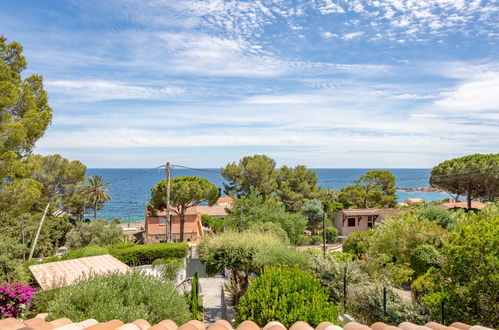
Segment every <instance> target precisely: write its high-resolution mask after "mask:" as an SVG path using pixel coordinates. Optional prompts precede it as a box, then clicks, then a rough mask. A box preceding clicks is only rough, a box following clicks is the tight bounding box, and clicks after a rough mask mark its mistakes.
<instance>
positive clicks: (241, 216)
mask: <svg viewBox="0 0 499 330" xmlns="http://www.w3.org/2000/svg"><path fill="white" fill-rule="evenodd" d="M242 231H243V206H242V205H241V207H240V209H239V232H242Z"/></svg>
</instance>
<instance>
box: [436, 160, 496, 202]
mask: <svg viewBox="0 0 499 330" xmlns="http://www.w3.org/2000/svg"><path fill="white" fill-rule="evenodd" d="M430 184H431V185H432V186H433V187H438V188H441V189H443V190H445V191H448V192H450V193H452V194H455V195H457V196H466V199H467V201H468V208H471V200H472V199H473V198H483V199H486V200H489V201H494V200H495V198H496V196H497V195H498V194H499V154H490V155H481V154H475V155H469V156H465V157H461V158H455V159H451V160H446V161H445V162H443V163H440V164H438V165H437V166H435V167H434V168H433V169H432V171H431V177H430Z"/></svg>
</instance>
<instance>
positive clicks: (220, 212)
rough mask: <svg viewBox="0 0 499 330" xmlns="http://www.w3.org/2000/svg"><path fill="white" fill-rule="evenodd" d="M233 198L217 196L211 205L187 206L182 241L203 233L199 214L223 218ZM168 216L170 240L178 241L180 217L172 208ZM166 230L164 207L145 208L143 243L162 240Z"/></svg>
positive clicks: (192, 238)
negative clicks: (170, 229)
mask: <svg viewBox="0 0 499 330" xmlns="http://www.w3.org/2000/svg"><path fill="white" fill-rule="evenodd" d="M234 199H235V198H233V197H224V198H219V199H218V201H217V202H216V203H215V205H213V206H203V205H196V206H193V207H190V208H188V209H187V212H186V214H185V222H184V241H186V242H193V243H196V242H198V241H199V240H200V239H201V237H202V236H203V235H204V231H203V224H202V222H201V216H202V215H203V214H207V215H209V216H211V217H214V218H225V217H226V216H227V214H228V209H230V207H231V202H232V200H234ZM170 217H171V219H172V242H179V241H180V217H179V216H178V215H177V214H176V213H175V211H174V210H173V209H172V210H171V211H170ZM167 230H168V228H167V226H166V209H164V210H161V211H159V210H154V209H150V208H146V221H145V233H144V243H145V244H152V243H159V242H161V241H164V240H165V239H166V233H167Z"/></svg>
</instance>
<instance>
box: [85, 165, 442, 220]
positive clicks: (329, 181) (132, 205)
mask: <svg viewBox="0 0 499 330" xmlns="http://www.w3.org/2000/svg"><path fill="white" fill-rule="evenodd" d="M212 170H215V169H212ZM370 170H372V169H315V171H316V172H317V177H318V178H319V184H321V185H322V186H323V187H324V188H333V189H339V188H341V187H343V186H347V185H349V184H352V183H353V180H355V179H358V178H359V176H361V175H362V174H364V173H365V172H367V171H370ZM390 171H391V172H392V173H393V175H395V177H396V178H397V187H402V188H418V187H427V186H429V184H428V178H429V177H430V172H431V170H430V169H390ZM94 174H97V175H101V176H103V177H104V179H105V181H106V182H111V184H110V186H109V189H110V190H111V193H110V195H111V198H112V200H111V201H110V202H107V203H106V204H105V206H104V208H102V209H101V210H100V211H98V216H99V217H101V218H107V219H115V218H119V219H122V220H123V221H131V222H136V221H143V220H144V210H145V205H146V204H147V203H148V201H149V197H150V193H151V188H152V187H153V186H154V185H155V184H156V183H157V182H158V181H160V180H162V179H164V178H165V170H164V169H155V170H147V169H136V168H134V169H121V168H120V169H109V168H106V169H99V168H90V169H88V170H87V175H88V176H90V175H94ZM171 175H172V177H173V178H175V177H179V176H186V175H188V176H190V175H195V176H199V177H203V178H206V179H208V180H209V181H210V182H212V183H213V184H215V185H217V186H218V187H221V188H222V189H223V182H224V180H223V178H222V176H221V175H220V174H219V173H214V172H209V171H198V170H190V169H178V168H173V169H172V172H171ZM397 196H398V200H399V201H403V200H404V199H406V198H423V199H424V200H426V201H432V200H441V199H444V198H447V197H449V195H447V194H446V193H435V192H419V191H416V192H405V191H398V192H397Z"/></svg>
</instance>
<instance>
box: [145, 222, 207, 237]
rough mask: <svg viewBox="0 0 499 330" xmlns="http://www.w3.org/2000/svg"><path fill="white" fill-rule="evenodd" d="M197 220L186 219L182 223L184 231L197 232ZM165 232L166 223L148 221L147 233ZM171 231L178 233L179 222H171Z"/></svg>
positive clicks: (162, 233) (158, 233)
mask: <svg viewBox="0 0 499 330" xmlns="http://www.w3.org/2000/svg"><path fill="white" fill-rule="evenodd" d="M197 225H198V224H197V222H193V221H186V222H185V223H184V233H187V234H189V233H197V232H198V227H197ZM165 233H166V225H163V224H162V225H160V224H159V223H149V224H148V225H147V234H148V235H165ZM172 233H174V234H178V233H180V223H175V222H173V223H172Z"/></svg>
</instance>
